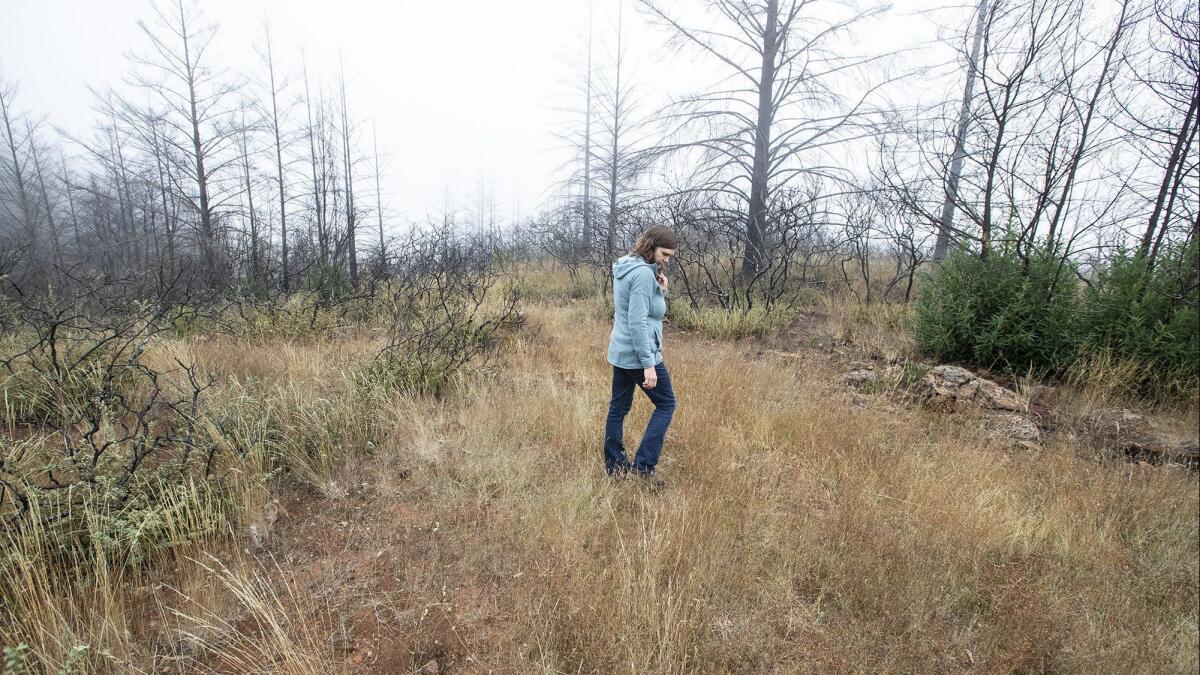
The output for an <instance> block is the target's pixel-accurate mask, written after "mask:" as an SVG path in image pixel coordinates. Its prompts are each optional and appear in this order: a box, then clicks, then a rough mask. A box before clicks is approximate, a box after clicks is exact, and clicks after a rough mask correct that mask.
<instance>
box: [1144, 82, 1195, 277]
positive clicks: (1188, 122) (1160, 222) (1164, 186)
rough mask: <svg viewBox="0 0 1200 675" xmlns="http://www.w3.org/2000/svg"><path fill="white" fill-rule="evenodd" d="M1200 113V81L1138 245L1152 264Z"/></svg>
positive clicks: (1172, 149) (1176, 139)
mask: <svg viewBox="0 0 1200 675" xmlns="http://www.w3.org/2000/svg"><path fill="white" fill-rule="evenodd" d="M1198 113H1200V82H1198V83H1197V85H1196V87H1195V89H1194V90H1193V95H1192V101H1191V105H1190V106H1189V107H1188V109H1187V113H1186V114H1185V115H1184V117H1183V123H1182V124H1181V125H1180V128H1179V133H1178V134H1177V135H1176V136H1175V142H1174V144H1173V145H1172V147H1171V155H1170V157H1168V159H1167V166H1166V168H1165V169H1164V170H1163V177H1162V182H1161V184H1160V186H1159V189H1158V195H1157V197H1155V200H1154V209H1153V210H1152V211H1151V212H1150V220H1149V222H1148V223H1147V224H1146V232H1145V234H1143V235H1142V241H1141V244H1140V245H1139V246H1138V256H1139V257H1141V258H1142V259H1145V260H1148V262H1149V263H1150V264H1153V256H1152V255H1151V253H1152V250H1151V245H1152V243H1153V241H1154V239H1155V236H1154V235H1155V232H1156V231H1157V230H1159V229H1160V226H1161V228H1162V229H1164V230H1165V229H1166V225H1167V222H1166V219H1165V218H1163V210H1164V209H1165V207H1166V204H1167V198H1168V196H1170V195H1173V193H1174V190H1172V183H1173V181H1174V180H1175V174H1176V172H1177V171H1179V170H1180V168H1181V167H1182V165H1183V164H1184V159H1185V157H1186V156H1187V152H1188V148H1189V146H1190V145H1191V138H1192V136H1194V135H1195V134H1196V127H1197V121H1198V119H1197V118H1198Z"/></svg>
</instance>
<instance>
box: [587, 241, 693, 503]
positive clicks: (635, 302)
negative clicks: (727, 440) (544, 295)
mask: <svg viewBox="0 0 1200 675" xmlns="http://www.w3.org/2000/svg"><path fill="white" fill-rule="evenodd" d="M678 246H679V242H678V240H677V239H676V238H675V233H674V232H672V231H671V230H670V228H667V227H666V226H663V225H654V226H653V227H651V228H649V229H648V230H646V231H645V232H643V233H642V234H641V236H639V237H638V239H637V243H636V244H635V245H634V247H633V252H632V253H630V254H629V255H627V256H623V257H622V258H620V259H619V260H617V261H616V262H615V263H613V309H614V312H613V329H612V336H611V337H610V338H609V342H608V362H609V363H611V364H612V367H613V377H612V400H611V401H610V402H609V404H608V421H607V422H606V423H605V425H604V468H605V470H607V471H608V473H609V475H614V474H616V475H620V474H624V473H627V472H630V471H632V472H635V473H636V474H637V475H638V476H641V477H642V478H647V479H651V480H653V481H654V484H655V485H656V486H661V485H662V481H660V480H657V479H652V476H653V475H654V467H655V465H657V464H658V455H659V453H660V452H661V451H662V444H663V438H664V437H665V436H666V435H667V427H668V426H670V424H671V416H672V415H673V414H674V413H675V392H674V391H672V390H671V376H670V374H669V373H667V367H666V365H665V364H664V363H663V358H662V319H663V314H664V313H665V312H666V310H667V275H666V274H665V273H664V271H663V270H665V269H666V266H667V263H668V262H670V260H671V256H673V255H675V249H676V248H678ZM635 387H641V389H642V391H644V392H646V396H648V397H649V398H650V400H651V401H652V402H653V403H654V414H652V415H651V416H650V423H649V424H648V425H647V426H646V433H645V434H643V435H642V442H641V445H639V446H638V450H637V454H636V455H635V456H634V459H633V463H632V464H630V462H629V459H628V458H627V457H626V455H625V444H624V443H623V435H624V423H625V415H626V414H627V413H628V412H629V408H630V406H632V405H633V390H634V388H635Z"/></svg>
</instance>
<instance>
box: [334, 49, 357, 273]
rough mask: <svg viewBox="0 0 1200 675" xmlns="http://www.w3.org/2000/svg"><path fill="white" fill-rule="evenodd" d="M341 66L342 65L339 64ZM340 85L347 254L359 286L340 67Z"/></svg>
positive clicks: (347, 120)
mask: <svg viewBox="0 0 1200 675" xmlns="http://www.w3.org/2000/svg"><path fill="white" fill-rule="evenodd" d="M339 66H340V64H339ZM338 85H339V88H340V90H341V99H342V167H343V169H344V173H345V177H344V180H345V181H346V254H347V256H348V258H349V260H350V283H351V284H358V245H357V243H356V242H355V238H354V235H355V232H354V230H355V227H356V225H357V223H356V222H355V219H356V214H355V212H354V162H353V160H352V158H351V156H350V115H349V114H348V113H347V110H346V72H345V69H344V68H341V67H339V73H338Z"/></svg>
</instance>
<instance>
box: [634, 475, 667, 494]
mask: <svg viewBox="0 0 1200 675" xmlns="http://www.w3.org/2000/svg"><path fill="white" fill-rule="evenodd" d="M635 475H636V476H637V478H638V481H639V482H641V484H642V485H643V486H645V487H647V488H649V489H651V490H661V489H663V488H665V487H666V486H667V481H665V480H663V479H661V478H659V477H658V476H656V475H654V474H653V473H640V472H639V473H636V474H635Z"/></svg>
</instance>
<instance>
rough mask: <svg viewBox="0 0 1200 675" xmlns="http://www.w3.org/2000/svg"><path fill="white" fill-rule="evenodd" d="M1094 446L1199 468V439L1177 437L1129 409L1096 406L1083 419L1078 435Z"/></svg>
mask: <svg viewBox="0 0 1200 675" xmlns="http://www.w3.org/2000/svg"><path fill="white" fill-rule="evenodd" d="M1081 435H1082V436H1083V437H1084V439H1085V440H1086V441H1087V442H1089V443H1090V444H1091V445H1093V446H1094V447H1097V448H1100V449H1102V450H1108V451H1111V452H1115V453H1120V454H1123V455H1125V456H1126V457H1128V458H1129V459H1132V460H1144V461H1149V462H1150V463H1152V464H1161V463H1163V462H1173V463H1178V464H1184V465H1187V466H1190V467H1193V468H1196V467H1200V440H1198V439H1195V438H1188V439H1183V438H1177V437H1174V436H1171V435H1170V434H1166V433H1163V432H1161V431H1159V430H1158V429H1156V428H1155V427H1154V424H1153V423H1152V422H1150V420H1147V419H1146V417H1145V416H1144V415H1141V414H1139V413H1136V412H1134V411H1132V410H1129V409H1128V408H1099V409H1097V410H1093V411H1092V412H1090V413H1088V414H1087V415H1086V416H1085V417H1084V420H1083V430H1082V434H1081Z"/></svg>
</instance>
